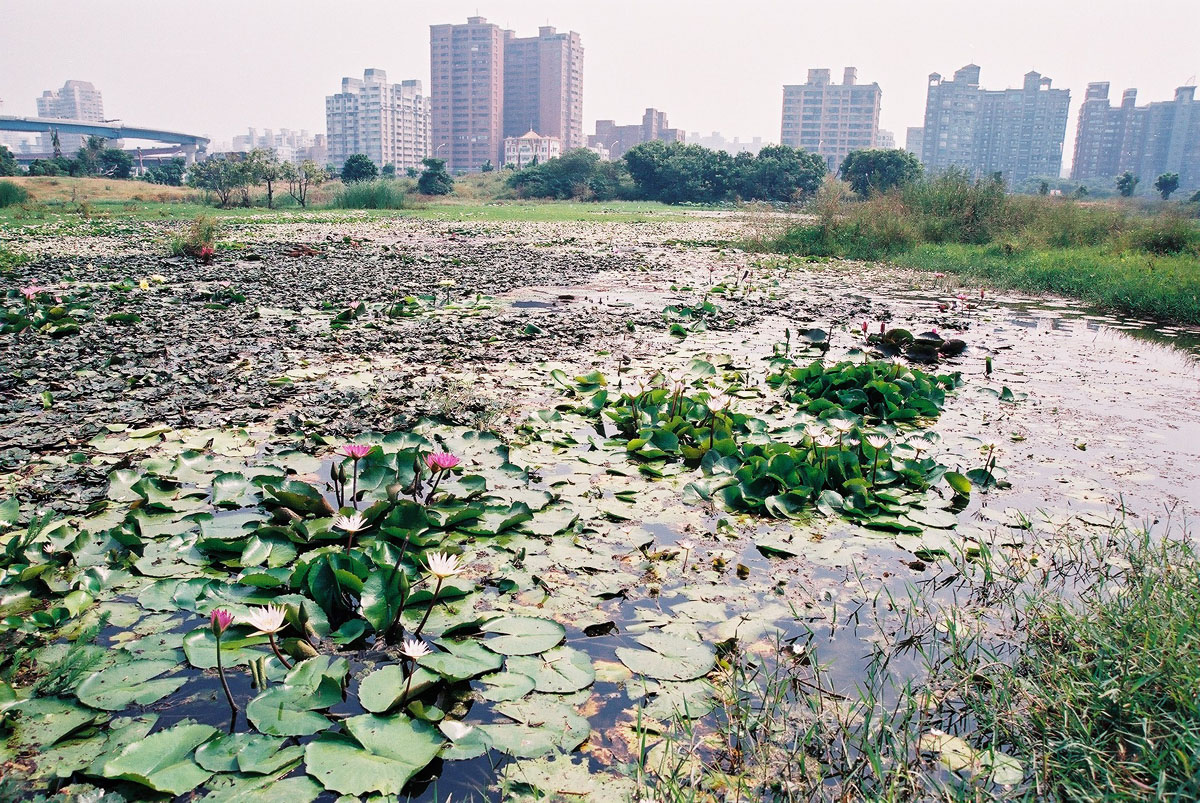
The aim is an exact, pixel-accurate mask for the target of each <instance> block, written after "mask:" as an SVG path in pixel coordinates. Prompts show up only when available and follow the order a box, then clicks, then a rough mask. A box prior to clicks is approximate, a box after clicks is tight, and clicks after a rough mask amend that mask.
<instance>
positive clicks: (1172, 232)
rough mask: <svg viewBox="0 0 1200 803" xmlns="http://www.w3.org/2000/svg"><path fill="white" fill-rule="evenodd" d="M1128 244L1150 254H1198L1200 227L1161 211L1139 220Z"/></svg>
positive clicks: (1199, 248)
mask: <svg viewBox="0 0 1200 803" xmlns="http://www.w3.org/2000/svg"><path fill="white" fill-rule="evenodd" d="M1129 244H1130V245H1131V246H1132V247H1133V248H1136V249H1138V250H1139V251H1146V252H1148V253H1151V254H1183V253H1188V252H1194V253H1197V254H1200V229H1197V228H1196V225H1195V224H1194V223H1192V222H1190V221H1189V220H1187V219H1186V218H1184V217H1182V216H1180V215H1175V214H1166V213H1163V214H1159V215H1155V216H1154V217H1148V218H1145V219H1144V220H1141V221H1139V223H1138V225H1137V226H1136V227H1135V228H1134V229H1133V230H1132V231H1130V233H1129Z"/></svg>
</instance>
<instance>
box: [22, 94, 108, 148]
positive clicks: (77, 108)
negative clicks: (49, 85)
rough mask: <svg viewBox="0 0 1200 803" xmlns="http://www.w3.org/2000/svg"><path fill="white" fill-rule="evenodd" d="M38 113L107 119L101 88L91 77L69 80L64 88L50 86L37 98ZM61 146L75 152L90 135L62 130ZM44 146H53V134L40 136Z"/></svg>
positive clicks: (63, 116) (64, 118)
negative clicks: (57, 88)
mask: <svg viewBox="0 0 1200 803" xmlns="http://www.w3.org/2000/svg"><path fill="white" fill-rule="evenodd" d="M37 111H38V117H53V118H57V119H62V120H92V121H94V122H98V121H100V120H103V119H104V100H103V98H101V97H100V90H99V89H96V87H95V86H93V85H92V84H91V82H89V81H67V82H66V83H64V84H63V85H62V89H59V90H51V89H47V90H46V91H45V92H43V93H42V96H41V97H40V98H38V99H37ZM58 139H59V148H60V149H61V150H62V152H63V153H64V154H67V155H71V154H74V153H75V151H77V150H79V149H80V148H81V147H83V144H84V142H85V141H86V140H87V137H86V136H84V135H83V134H65V133H64V134H60V135H59V138H58ZM39 142H40V143H41V147H42V149H43V150H46V151H49V150H50V148H51V136H50V135H49V134H44V135H42V136H41V137H40V138H39Z"/></svg>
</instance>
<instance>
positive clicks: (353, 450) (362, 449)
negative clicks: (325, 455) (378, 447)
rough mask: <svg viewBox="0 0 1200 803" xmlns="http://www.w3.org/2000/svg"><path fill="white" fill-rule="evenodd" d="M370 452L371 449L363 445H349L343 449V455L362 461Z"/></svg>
mask: <svg viewBox="0 0 1200 803" xmlns="http://www.w3.org/2000/svg"><path fill="white" fill-rule="evenodd" d="M369 451H371V447H370V446H367V445H365V444H362V443H347V444H346V445H345V446H343V447H342V454H344V455H346V457H350V458H353V459H355V460H362V459H363V458H364V457H366V456H367V452H369Z"/></svg>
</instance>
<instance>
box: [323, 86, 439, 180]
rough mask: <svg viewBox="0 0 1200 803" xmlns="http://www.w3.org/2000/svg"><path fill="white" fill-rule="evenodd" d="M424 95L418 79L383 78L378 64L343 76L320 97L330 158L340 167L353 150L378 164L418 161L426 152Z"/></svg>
mask: <svg viewBox="0 0 1200 803" xmlns="http://www.w3.org/2000/svg"><path fill="white" fill-rule="evenodd" d="M429 118H430V114H429V98H428V97H427V96H426V95H425V94H424V93H423V92H422V89H421V82H420V81H415V80H413V81H402V82H400V83H399V84H391V83H388V80H387V73H386V72H384V71H383V70H374V69H370V70H365V71H363V77H362V78H361V79H359V78H343V79H342V91H341V92H339V93H338V94H336V95H329V96H327V97H326V98H325V129H326V137H327V143H326V145H327V147H328V150H329V163H330V164H332V165H333V166H334V167H336V168H339V169H340V168H341V166H342V165H343V164H345V162H346V160H347V159H349V158H350V157H351V156H353V155H354V154H356V153H364V154H366V155H367V157H368V158H369V159H370V160H371V161H372V162H374V163H375V165H376V166H377V167H383V166H385V165H389V164H392V165H395V166H396V168H397V169H399V170H403V169H405V168H408V167H413V168H416V167H420V165H421V160H422V159H424V158H425V157H426V156H428V155H429V136H430V130H429Z"/></svg>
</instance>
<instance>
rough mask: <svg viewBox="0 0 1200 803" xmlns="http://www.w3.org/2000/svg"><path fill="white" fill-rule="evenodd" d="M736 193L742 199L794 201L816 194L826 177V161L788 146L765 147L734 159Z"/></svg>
mask: <svg viewBox="0 0 1200 803" xmlns="http://www.w3.org/2000/svg"><path fill="white" fill-rule="evenodd" d="M733 164H734V168H735V174H736V180H735V185H736V190H737V194H738V195H739V196H740V197H742V198H743V199H745V200H760V201H794V200H798V199H800V198H801V197H807V196H810V195H812V194H813V193H815V192H816V191H817V190H818V189H819V188H820V186H821V181H822V180H823V179H824V178H825V173H826V172H827V168H826V166H825V160H824V159H822V158H821V157H820V156H818V155H817V154H815V153H809V152H808V151H805V150H801V149H799V148H791V147H788V146H787V145H767V146H765V147H764V148H763V149H762V150H760V151H759V152H758V154H757V155H756V156H753V157H752V156H750V154H748V153H739V154H738V155H737V156H736V157H735V158H734V160H733Z"/></svg>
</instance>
